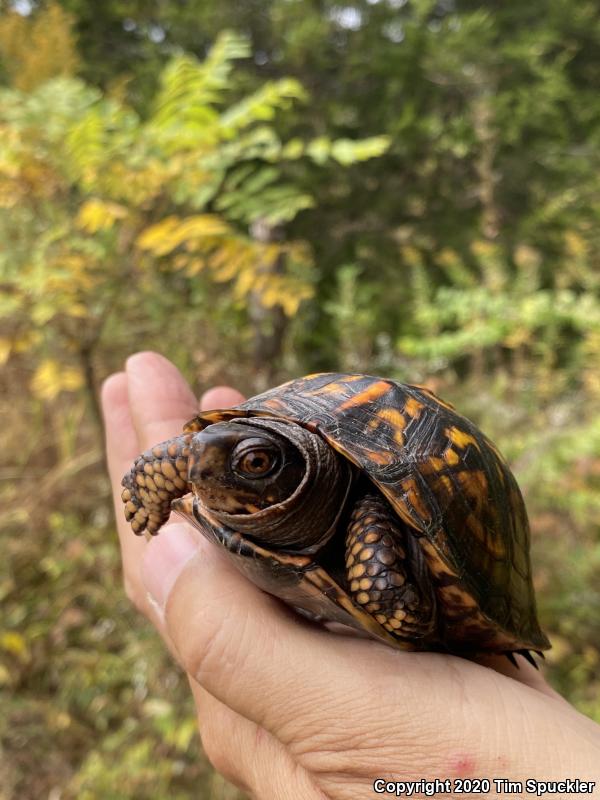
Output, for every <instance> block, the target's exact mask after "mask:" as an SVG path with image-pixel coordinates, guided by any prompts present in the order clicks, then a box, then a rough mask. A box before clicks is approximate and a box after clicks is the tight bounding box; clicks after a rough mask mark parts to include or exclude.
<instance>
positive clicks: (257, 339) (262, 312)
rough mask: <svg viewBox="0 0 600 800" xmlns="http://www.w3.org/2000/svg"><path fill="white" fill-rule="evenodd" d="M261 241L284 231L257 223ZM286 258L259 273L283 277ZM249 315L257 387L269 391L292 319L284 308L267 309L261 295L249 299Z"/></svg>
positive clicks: (255, 233) (255, 235) (254, 228)
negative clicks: (289, 318) (289, 320)
mask: <svg viewBox="0 0 600 800" xmlns="http://www.w3.org/2000/svg"><path fill="white" fill-rule="evenodd" d="M250 232H251V234H252V236H253V238H254V239H256V241H258V242H264V243H268V242H273V241H276V240H280V239H281V238H282V235H283V234H282V231H281V229H280V228H277V227H275V226H272V225H269V224H268V223H267V222H265V221H264V220H257V221H256V222H254V223H253V224H252V226H251V228H250ZM284 269H285V263H284V256H280V257H279V258H278V259H277V260H276V261H275V262H274V263H272V264H259V265H258V269H257V272H258V273H259V274H261V275H268V274H272V275H281V274H282V273H283V272H284ZM248 315H249V317H250V323H251V326H252V339H253V342H252V360H253V365H254V371H255V376H256V388H257V389H258V390H264V389H267V388H268V387H269V386H270V385H271V384H272V383H273V381H274V380H275V378H276V376H277V372H278V370H279V366H280V361H281V354H282V352H283V342H284V338H285V334H286V332H287V328H288V318H287V317H286V315H285V313H284V311H283V309H282V308H281V306H273V307H271V308H266V307H265V306H264V305H263V303H262V299H261V297H260V294H259V293H258V292H252V293H251V294H250V298H249V306H248Z"/></svg>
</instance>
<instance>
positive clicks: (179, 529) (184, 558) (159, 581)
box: [142, 523, 198, 610]
mask: <svg viewBox="0 0 600 800" xmlns="http://www.w3.org/2000/svg"><path fill="white" fill-rule="evenodd" d="M197 552H198V543H197V541H196V540H195V539H194V537H193V535H192V534H191V533H190V531H189V528H188V527H187V525H180V524H178V523H173V524H171V525H167V526H166V527H165V528H163V530H162V531H161V533H160V535H159V536H157V537H156V539H152V540H151V541H150V542H148V547H147V548H146V550H145V552H144V556H143V559H142V581H143V582H144V586H145V587H146V589H147V591H148V594H149V596H150V599H151V600H152V601H153V603H154V604H155V605H156V606H158V608H159V609H160V610H164V607H165V605H166V603H167V599H168V597H169V594H170V592H171V589H172V588H173V586H174V584H175V581H176V580H177V578H178V577H179V575H180V573H181V572H182V570H183V568H184V567H185V565H186V564H187V562H188V561H189V560H190V558H191V557H192V556H193V555H195V554H196V553H197Z"/></svg>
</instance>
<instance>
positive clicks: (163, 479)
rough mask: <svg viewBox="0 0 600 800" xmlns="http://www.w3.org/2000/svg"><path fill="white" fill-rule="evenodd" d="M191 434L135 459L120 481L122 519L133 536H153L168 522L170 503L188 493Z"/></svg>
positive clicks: (171, 440)
mask: <svg viewBox="0 0 600 800" xmlns="http://www.w3.org/2000/svg"><path fill="white" fill-rule="evenodd" d="M193 435H194V434H193V433H186V434H183V435H182V436H176V437H175V438H174V439H168V440H167V441H166V442H161V444H157V445H155V446H154V447H153V448H152V449H150V450H146V452H145V453H142V455H141V456H138V458H137V459H136V461H135V463H134V465H133V467H132V468H131V469H130V470H129V472H128V473H127V475H125V477H124V478H123V480H122V481H121V485H122V486H124V487H125V488H124V489H123V492H122V494H121V499H122V500H123V502H124V503H125V519H126V520H127V521H128V522H130V523H131V527H132V529H133V532H134V533H137V534H138V535H140V534H142V533H143V532H144V531H145V530H147V531H148V533H151V534H152V535H153V536H155V535H156V534H157V533H158V531H159V530H160V528H161V526H162V525H164V523H165V522H166V521H167V520H168V519H169V514H170V513H171V502H172V501H173V500H175V499H176V498H178V497H182V496H183V495H184V494H187V493H188V492H189V491H190V484H189V481H188V461H189V456H190V443H191V441H192V437H193Z"/></svg>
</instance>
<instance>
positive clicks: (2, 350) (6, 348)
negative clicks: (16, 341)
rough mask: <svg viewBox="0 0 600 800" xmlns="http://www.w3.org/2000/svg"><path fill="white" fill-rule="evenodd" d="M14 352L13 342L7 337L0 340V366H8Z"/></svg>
mask: <svg viewBox="0 0 600 800" xmlns="http://www.w3.org/2000/svg"><path fill="white" fill-rule="evenodd" d="M11 350H12V342H11V341H10V339H7V338H6V337H4V336H3V337H1V338H0V365H1V364H6V362H7V361H8V358H9V356H10V353H11Z"/></svg>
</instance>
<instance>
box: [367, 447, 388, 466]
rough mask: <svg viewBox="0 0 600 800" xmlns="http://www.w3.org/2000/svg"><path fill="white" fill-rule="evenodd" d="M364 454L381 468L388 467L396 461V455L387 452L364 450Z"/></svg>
mask: <svg viewBox="0 0 600 800" xmlns="http://www.w3.org/2000/svg"><path fill="white" fill-rule="evenodd" d="M363 452H364V454H365V456H366V457H367V458H368V459H369V461H372V462H373V463H374V464H378V465H379V466H381V467H387V466H388V465H389V464H391V463H392V461H393V460H394V454H393V453H388V452H386V451H385V450H364V451H363Z"/></svg>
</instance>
